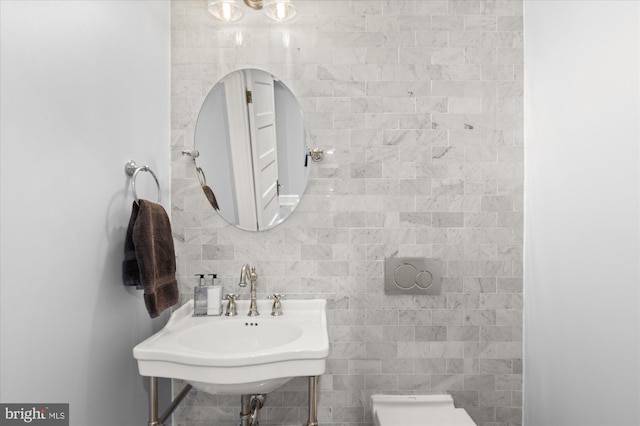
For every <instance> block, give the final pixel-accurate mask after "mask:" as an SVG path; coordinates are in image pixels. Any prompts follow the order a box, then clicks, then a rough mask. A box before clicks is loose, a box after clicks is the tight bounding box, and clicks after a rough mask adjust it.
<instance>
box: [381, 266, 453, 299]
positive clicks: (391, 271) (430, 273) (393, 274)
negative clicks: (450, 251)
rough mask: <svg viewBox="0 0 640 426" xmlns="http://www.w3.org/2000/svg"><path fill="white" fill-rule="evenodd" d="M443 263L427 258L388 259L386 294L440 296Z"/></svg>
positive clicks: (385, 275)
mask: <svg viewBox="0 0 640 426" xmlns="http://www.w3.org/2000/svg"><path fill="white" fill-rule="evenodd" d="M441 263H442V262H441V261H440V260H439V259H428V258H425V257H388V258H386V259H385V263H384V292H385V294H427V295H430V294H440V287H441V284H440V282H441V279H440V277H441V274H442V272H441V270H442V266H441Z"/></svg>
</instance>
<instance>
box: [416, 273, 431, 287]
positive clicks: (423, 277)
mask: <svg viewBox="0 0 640 426" xmlns="http://www.w3.org/2000/svg"><path fill="white" fill-rule="evenodd" d="M431 284H433V275H431V272H429V271H422V272H419V273H418V275H416V285H417V286H418V287H421V288H429V286H430V285H431Z"/></svg>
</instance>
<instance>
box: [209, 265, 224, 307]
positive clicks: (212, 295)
mask: <svg viewBox="0 0 640 426" xmlns="http://www.w3.org/2000/svg"><path fill="white" fill-rule="evenodd" d="M209 276H210V277H211V285H210V286H209V287H207V315H221V314H222V303H221V301H222V286H220V285H216V282H215V281H216V278H217V277H218V276H217V275H216V274H209Z"/></svg>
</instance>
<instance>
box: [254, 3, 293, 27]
mask: <svg viewBox="0 0 640 426" xmlns="http://www.w3.org/2000/svg"><path fill="white" fill-rule="evenodd" d="M262 11H263V12H264V13H265V15H267V16H268V17H269V18H270V19H273V20H274V21H276V22H285V21H289V20H291V19H293V18H294V17H295V16H296V8H295V7H294V6H293V5H292V4H291V2H290V1H289V0H266V2H265V4H264V6H263V7H262Z"/></svg>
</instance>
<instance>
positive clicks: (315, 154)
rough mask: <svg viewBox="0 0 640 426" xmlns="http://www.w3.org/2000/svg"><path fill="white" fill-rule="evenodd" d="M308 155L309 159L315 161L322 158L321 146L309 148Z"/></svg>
mask: <svg viewBox="0 0 640 426" xmlns="http://www.w3.org/2000/svg"><path fill="white" fill-rule="evenodd" d="M309 155H310V156H311V159H312V160H313V161H315V162H316V163H317V162H318V161H322V159H324V150H323V149H322V148H313V149H310V150H309Z"/></svg>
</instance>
